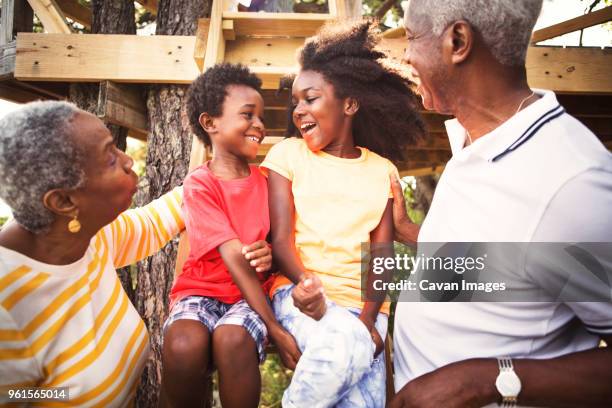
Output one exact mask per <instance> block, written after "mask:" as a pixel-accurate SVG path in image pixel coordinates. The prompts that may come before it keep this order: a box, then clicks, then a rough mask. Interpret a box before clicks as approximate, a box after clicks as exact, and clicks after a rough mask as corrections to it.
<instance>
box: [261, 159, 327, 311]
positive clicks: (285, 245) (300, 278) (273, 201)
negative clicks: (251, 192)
mask: <svg viewBox="0 0 612 408" xmlns="http://www.w3.org/2000/svg"><path fill="white" fill-rule="evenodd" d="M268 206H269V207H270V227H271V232H272V253H273V255H274V261H275V263H276V265H277V266H278V267H279V270H280V271H281V273H282V274H283V275H285V276H286V277H287V278H289V280H291V281H292V282H293V283H295V284H296V288H295V289H294V290H293V293H292V295H293V299H294V301H295V305H296V307H297V308H298V309H300V311H301V312H302V313H304V314H306V315H308V316H310V317H312V318H313V319H316V320H319V319H320V318H321V317H323V314H324V313H325V296H324V294H323V290H322V286H321V284H320V281H318V280H317V279H314V277H313V279H312V280H310V281H309V280H307V279H308V278H309V277H311V276H310V275H309V274H308V273H307V272H306V270H305V268H304V265H303V264H302V261H301V260H300V258H299V256H298V252H297V248H296V247H295V231H294V225H295V218H294V217H295V206H294V204H293V193H292V192H291V181H290V180H288V179H286V178H285V177H283V176H281V175H280V174H278V173H276V172H274V171H273V170H270V173H269V175H268ZM309 283H311V285H309Z"/></svg>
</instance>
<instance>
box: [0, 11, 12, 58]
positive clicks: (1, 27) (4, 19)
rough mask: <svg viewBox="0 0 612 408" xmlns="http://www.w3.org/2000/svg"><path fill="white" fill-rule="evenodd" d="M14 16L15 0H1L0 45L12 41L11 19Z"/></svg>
mask: <svg viewBox="0 0 612 408" xmlns="http://www.w3.org/2000/svg"><path fill="white" fill-rule="evenodd" d="M14 18H15V0H2V13H1V16H0V23H1V24H0V47H2V46H4V45H6V44H8V43H10V42H13V21H14Z"/></svg>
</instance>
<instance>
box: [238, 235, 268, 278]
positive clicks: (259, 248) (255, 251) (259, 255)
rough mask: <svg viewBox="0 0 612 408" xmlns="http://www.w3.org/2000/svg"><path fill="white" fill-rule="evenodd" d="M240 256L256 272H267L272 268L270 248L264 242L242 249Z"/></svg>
mask: <svg viewBox="0 0 612 408" xmlns="http://www.w3.org/2000/svg"><path fill="white" fill-rule="evenodd" d="M242 255H244V257H245V258H246V260H247V261H249V265H251V266H252V267H253V268H255V271H257V272H260V273H263V272H268V271H269V270H270V268H271V267H272V248H271V247H270V245H269V244H268V243H267V242H266V241H264V240H259V241H255V242H253V243H252V244H251V245H245V246H244V247H242Z"/></svg>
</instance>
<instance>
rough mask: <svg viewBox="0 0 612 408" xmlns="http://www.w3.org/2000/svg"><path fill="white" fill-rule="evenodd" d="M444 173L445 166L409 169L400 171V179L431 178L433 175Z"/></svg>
mask: <svg viewBox="0 0 612 408" xmlns="http://www.w3.org/2000/svg"><path fill="white" fill-rule="evenodd" d="M442 171H444V165H433V166H428V167H419V168H408V169H403V170H399V174H400V177H406V176H413V177H420V176H429V175H432V174H441V173H442Z"/></svg>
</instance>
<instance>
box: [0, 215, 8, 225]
mask: <svg viewBox="0 0 612 408" xmlns="http://www.w3.org/2000/svg"><path fill="white" fill-rule="evenodd" d="M7 221H8V217H2V216H0V227H2V226H3V225H4V223H5V222H7Z"/></svg>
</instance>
